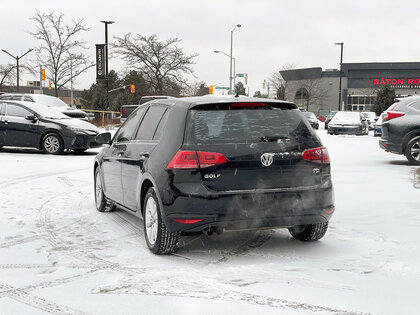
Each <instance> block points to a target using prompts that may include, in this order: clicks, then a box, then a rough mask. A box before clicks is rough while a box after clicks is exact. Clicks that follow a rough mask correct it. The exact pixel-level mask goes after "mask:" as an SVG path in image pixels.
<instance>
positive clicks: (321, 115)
mask: <svg viewBox="0 0 420 315" xmlns="http://www.w3.org/2000/svg"><path fill="white" fill-rule="evenodd" d="M329 112H330V111H329V110H327V109H320V110H319V112H318V116H317V118H318V120H319V121H322V122H325V119H327V116H328V114H329Z"/></svg>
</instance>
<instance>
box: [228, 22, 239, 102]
mask: <svg viewBox="0 0 420 315" xmlns="http://www.w3.org/2000/svg"><path fill="white" fill-rule="evenodd" d="M239 27H241V24H236V25H235V27H234V28H233V30H232V31H231V32H230V78H229V79H230V80H229V94H233V93H232V59H233V57H232V53H233V51H232V50H233V32H234V31H235V29H236V28H239Z"/></svg>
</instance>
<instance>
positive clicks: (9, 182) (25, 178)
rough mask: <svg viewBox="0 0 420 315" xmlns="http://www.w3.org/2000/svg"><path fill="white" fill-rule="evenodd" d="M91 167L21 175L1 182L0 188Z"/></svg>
mask: <svg viewBox="0 0 420 315" xmlns="http://www.w3.org/2000/svg"><path fill="white" fill-rule="evenodd" d="M90 169H92V168H91V167H86V168H78V169H74V170H68V171H61V172H50V173H39V174H34V175H27V176H21V177H17V178H15V179H12V180H7V181H4V182H0V188H3V187H9V186H11V185H17V184H21V183H23V182H26V181H31V180H36V179H40V178H45V177H51V176H57V175H64V174H68V173H74V172H78V171H86V170H90Z"/></svg>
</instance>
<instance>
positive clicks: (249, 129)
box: [185, 108, 316, 144]
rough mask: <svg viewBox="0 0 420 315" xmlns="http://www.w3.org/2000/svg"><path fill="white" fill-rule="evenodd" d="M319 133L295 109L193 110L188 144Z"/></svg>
mask: <svg viewBox="0 0 420 315" xmlns="http://www.w3.org/2000/svg"><path fill="white" fill-rule="evenodd" d="M313 137H315V138H316V135H315V134H314V133H313V132H312V131H311V130H310V129H309V127H308V123H307V122H306V119H304V117H303V115H302V114H301V113H300V112H299V111H298V110H294V109H281V108H264V109H263V108H261V109H235V110H232V109H230V110H199V109H198V110H194V109H193V110H190V111H189V114H188V123H187V129H186V137H185V138H186V143H187V144H213V143H256V142H261V141H262V139H263V138H266V139H267V138H276V139H281V140H289V141H298V142H301V141H310V142H311V141H312V139H313Z"/></svg>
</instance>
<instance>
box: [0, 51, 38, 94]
mask: <svg viewBox="0 0 420 315" xmlns="http://www.w3.org/2000/svg"><path fill="white" fill-rule="evenodd" d="M2 51H3V52H4V53H6V54H8V55H9V56H10V57H12V58H13V59H15V60H16V88H17V92H19V59H21V58H23V56H25V55H26V54H28V53H30V52H31V51H32V49H29V50H28V51H27V52H26V53H24V54H23V55H22V56H16V57H15V56H13V55H12V54H11V53H9V52H8V51H7V50H5V49H2Z"/></svg>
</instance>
